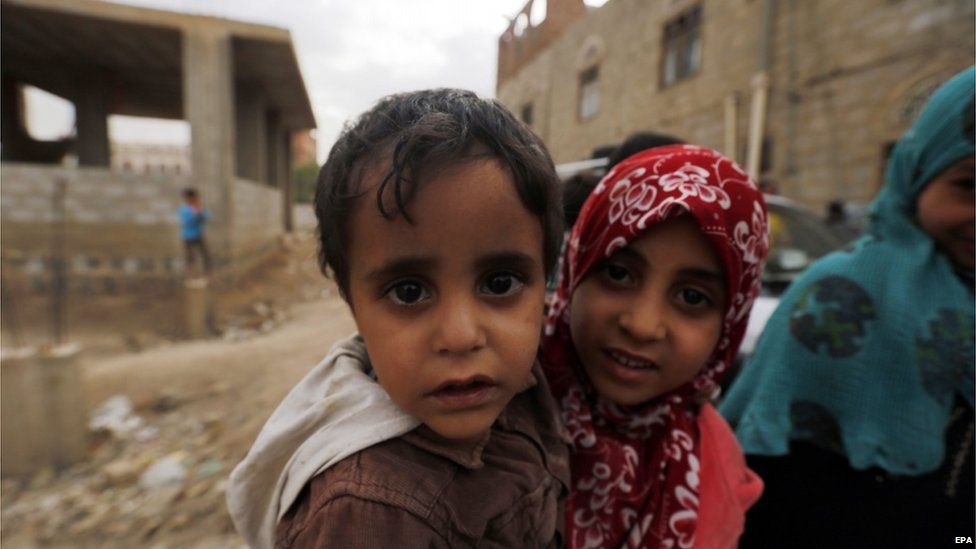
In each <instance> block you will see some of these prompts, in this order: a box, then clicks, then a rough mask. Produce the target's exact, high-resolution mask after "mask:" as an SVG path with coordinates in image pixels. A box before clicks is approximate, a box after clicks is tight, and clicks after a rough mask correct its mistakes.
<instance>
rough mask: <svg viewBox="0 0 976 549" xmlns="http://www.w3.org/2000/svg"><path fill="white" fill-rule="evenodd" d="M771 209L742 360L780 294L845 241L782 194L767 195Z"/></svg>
mask: <svg viewBox="0 0 976 549" xmlns="http://www.w3.org/2000/svg"><path fill="white" fill-rule="evenodd" d="M765 198H766V206H767V207H768V209H769V241H770V242H769V244H770V247H769V257H768V258H767V260H766V269H765V270H764V271H763V274H762V293H761V294H760V295H759V297H758V298H756V302H755V304H753V306H752V314H751V315H750V317H749V325H748V327H747V328H746V335H745V337H744V338H743V340H742V345H741V346H740V347H739V359H738V361H740V362H741V361H742V360H744V359H745V358H747V357H748V356H749V355H751V354H752V353H753V351H754V350H755V348H756V342H757V341H758V340H759V336H760V335H761V334H762V331H763V328H764V327H765V326H766V322H767V321H768V320H769V317H770V316H771V315H772V314H773V311H775V310H776V306H777V305H779V299H780V296H781V295H782V294H783V292H785V291H786V288H787V287H788V286H789V285H790V282H792V281H793V280H794V279H795V278H796V277H797V276H799V274H800V273H802V272H803V270H804V269H806V268H807V266H809V265H810V264H811V263H813V262H814V261H816V260H817V259H819V258H820V257H822V256H824V255H826V254H828V253H830V252H832V251H834V250H836V249H839V248H840V247H842V246H843V245H844V244H845V242H844V240H843V239H842V238H840V237H839V236H838V235H837V234H836V233H835V232H834V231H832V230H831V229H830V227H829V226H827V224H826V223H825V222H824V220H823V219H821V218H820V217H818V216H816V215H815V214H813V213H812V212H810V211H809V210H806V209H804V208H803V207H802V206H800V205H799V204H797V203H796V202H793V201H792V200H789V199H787V198H783V197H781V196H775V195H765Z"/></svg>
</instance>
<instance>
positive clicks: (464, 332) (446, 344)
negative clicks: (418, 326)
mask: <svg viewBox="0 0 976 549" xmlns="http://www.w3.org/2000/svg"><path fill="white" fill-rule="evenodd" d="M441 306H442V307H443V314H441V315H440V319H439V321H440V322H439V326H438V328H437V335H436V336H435V341H434V348H435V350H436V351H437V352H438V353H440V354H458V353H467V352H470V351H476V350H478V349H480V348H482V347H484V346H485V343H486V341H487V335H486V334H485V331H484V329H483V326H482V324H481V318H480V315H479V311H478V307H477V304H475V303H472V302H471V300H468V299H454V300H450V301H445V302H444V303H442V305H441Z"/></svg>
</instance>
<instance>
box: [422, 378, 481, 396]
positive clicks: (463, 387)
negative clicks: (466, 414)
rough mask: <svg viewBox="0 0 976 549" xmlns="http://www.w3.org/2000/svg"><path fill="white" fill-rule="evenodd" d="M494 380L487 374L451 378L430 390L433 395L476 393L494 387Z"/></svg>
mask: <svg viewBox="0 0 976 549" xmlns="http://www.w3.org/2000/svg"><path fill="white" fill-rule="evenodd" d="M495 385H496V384H495V381H494V380H493V379H491V378H490V377H488V376H481V375H479V376H472V377H469V378H467V379H452V380H450V381H446V382H444V383H442V384H440V386H438V387H437V388H436V389H434V390H433V391H431V392H430V393H428V394H430V395H433V396H454V395H458V396H460V395H465V394H471V393H477V392H478V391H481V390H483V389H488V388H491V387H494V386H495Z"/></svg>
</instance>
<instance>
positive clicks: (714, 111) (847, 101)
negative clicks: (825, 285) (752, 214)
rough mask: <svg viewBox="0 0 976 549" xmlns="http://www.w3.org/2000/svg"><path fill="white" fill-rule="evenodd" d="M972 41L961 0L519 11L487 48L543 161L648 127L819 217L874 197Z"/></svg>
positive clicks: (967, 58) (965, 59)
mask: <svg viewBox="0 0 976 549" xmlns="http://www.w3.org/2000/svg"><path fill="white" fill-rule="evenodd" d="M541 2H546V4H547V6H546V7H545V10H544V11H545V12H546V18H545V20H544V21H541V22H537V24H535V25H533V24H532V22H531V21H530V15H531V14H532V12H533V10H535V9H537V8H538V6H533V4H534V3H541ZM974 32H976V29H974V4H973V2H972V1H970V0H856V1H848V0H818V1H816V2H812V1H803V0H721V1H719V0H653V1H652V0H610V1H609V2H607V3H606V4H605V5H603V6H602V7H600V8H598V9H587V8H586V7H585V6H584V5H583V3H582V0H530V1H529V2H528V3H527V4H526V5H525V7H524V8H523V10H522V12H520V13H519V14H518V15H517V16H516V17H515V18H514V19H513V20H512V23H511V25H510V26H509V28H508V29H507V30H506V31H505V33H504V34H503V35H502V36H501V37H500V38H499V42H498V89H497V96H498V97H499V99H500V100H501V101H502V102H504V103H505V104H506V105H507V106H508V107H509V108H511V109H512V111H513V112H515V113H516V114H517V115H520V116H521V117H522V118H523V119H524V120H526V121H527V122H529V123H530V124H531V125H532V127H533V129H535V131H536V132H538V134H539V135H540V136H541V137H542V138H543V140H544V141H545V142H546V144H547V145H548V146H549V148H550V151H551V152H552V154H553V157H554V159H555V160H556V162H557V163H561V162H571V161H575V160H582V159H587V158H590V157H591V155H592V153H593V151H594V150H595V149H597V148H599V147H601V146H605V145H612V144H615V143H619V142H620V141H621V140H622V139H623V138H625V137H626V136H627V135H629V134H630V133H633V132H636V131H641V130H654V131H660V132H664V133H669V134H672V135H675V136H678V137H681V138H683V139H685V140H687V141H690V142H694V143H698V144H701V145H705V146H709V147H713V148H715V149H718V150H721V151H723V152H724V153H725V154H728V155H730V156H732V157H734V158H736V160H737V161H739V162H740V163H741V164H742V165H744V166H746V167H747V168H748V169H749V170H750V172H751V173H753V174H756V175H760V176H762V177H764V178H768V179H771V180H773V181H775V183H776V185H777V186H778V187H779V190H780V192H781V193H782V194H784V195H786V196H788V197H791V198H794V199H797V200H799V201H801V202H803V203H805V204H807V205H808V206H810V207H812V208H815V209H818V210H819V209H820V208H822V207H823V206H824V205H825V204H826V203H827V202H829V201H830V200H833V199H843V200H847V201H856V202H866V201H869V200H870V199H871V198H872V197H873V196H874V194H875V192H876V191H877V189H878V188H879V186H880V185H881V182H882V170H883V166H884V164H885V161H886V158H887V156H888V153H889V151H890V147H891V146H892V144H893V143H894V142H895V140H896V139H897V138H898V137H899V136H900V135H901V134H902V133H903V132H904V130H905V129H906V128H907V127H908V126H909V124H910V123H911V121H912V120H913V118H914V116H915V114H916V113H917V112H918V110H919V108H920V107H921V106H922V105H923V104H924V102H925V100H926V99H927V98H928V96H929V94H930V93H931V92H932V91H933V90H934V89H935V88H936V87H937V86H938V85H939V84H940V83H941V82H943V81H945V80H946V79H947V78H949V77H951V76H952V75H953V74H955V73H956V72H958V71H959V70H961V69H963V68H965V67H967V66H969V65H971V64H972V63H973V59H974V47H973V42H974Z"/></svg>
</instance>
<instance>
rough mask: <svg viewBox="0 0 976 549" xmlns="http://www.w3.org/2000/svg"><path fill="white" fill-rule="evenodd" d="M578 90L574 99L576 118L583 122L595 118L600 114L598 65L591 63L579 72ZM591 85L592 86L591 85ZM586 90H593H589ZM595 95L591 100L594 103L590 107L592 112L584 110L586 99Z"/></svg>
mask: <svg viewBox="0 0 976 549" xmlns="http://www.w3.org/2000/svg"><path fill="white" fill-rule="evenodd" d="M578 86H579V87H578V90H579V93H578V94H577V95H578V97H577V101H576V118H577V120H579V121H580V122H585V121H587V120H591V119H593V118H595V117H596V116H597V115H598V114H600V65H591V66H589V67H587V68H585V69H583V70H582V71H580V73H579V78H578ZM591 86H592V87H591ZM588 90H594V91H595V95H594V94H593V92H589V93H588ZM592 97H595V98H596V99H595V100H593V102H594V103H595V104H594V105H593V107H592V112H589V111H587V112H584V110H583V108H584V106H587V103H586V101H587V99H588V98H592Z"/></svg>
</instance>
